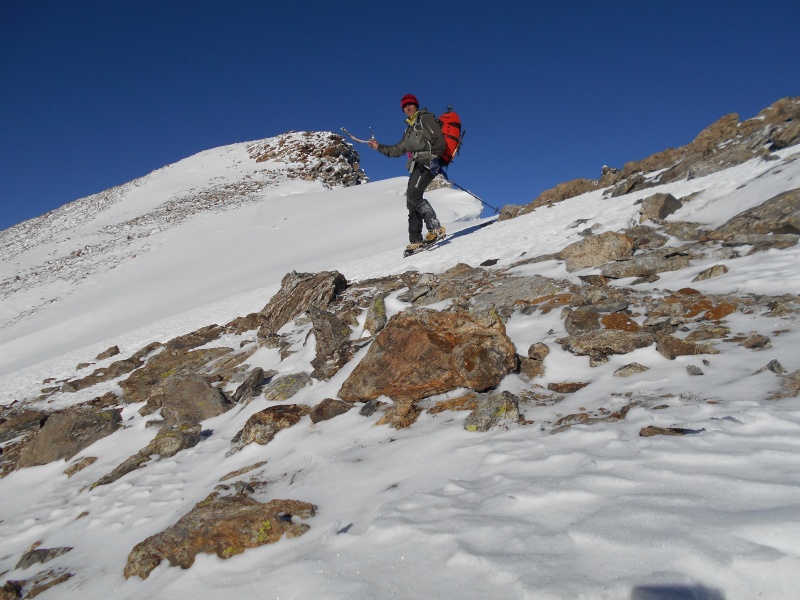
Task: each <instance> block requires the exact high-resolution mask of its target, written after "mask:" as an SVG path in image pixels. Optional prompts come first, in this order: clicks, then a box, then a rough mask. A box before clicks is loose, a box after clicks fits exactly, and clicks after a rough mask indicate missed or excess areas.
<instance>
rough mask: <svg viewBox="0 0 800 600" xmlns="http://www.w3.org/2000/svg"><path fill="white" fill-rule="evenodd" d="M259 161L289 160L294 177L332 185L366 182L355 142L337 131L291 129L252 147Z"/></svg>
mask: <svg viewBox="0 0 800 600" xmlns="http://www.w3.org/2000/svg"><path fill="white" fill-rule="evenodd" d="M247 151H248V152H249V153H250V156H251V157H252V158H253V159H255V161H256V162H264V161H267V160H272V161H277V162H282V163H286V164H287V165H288V173H289V175H290V176H291V177H293V178H297V179H305V180H307V181H313V180H315V179H316V180H319V181H322V182H323V183H325V184H327V185H330V186H332V187H336V186H351V185H358V184H359V183H366V182H367V176H366V175H365V174H364V171H363V170H362V169H361V168H360V167H359V161H360V158H359V156H358V152H356V151H355V149H354V148H353V146H352V144H349V143H348V142H346V141H345V139H344V138H343V137H342V136H340V135H337V134H335V133H327V132H311V131H305V132H301V133H295V132H289V133H284V134H282V135H279V136H277V137H274V138H270V139H268V140H263V141H260V142H256V143H254V144H251V145H250V146H248V148H247Z"/></svg>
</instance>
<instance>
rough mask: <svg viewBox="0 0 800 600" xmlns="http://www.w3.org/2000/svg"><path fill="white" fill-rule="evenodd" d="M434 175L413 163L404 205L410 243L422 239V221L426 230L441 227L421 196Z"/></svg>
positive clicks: (428, 203)
mask: <svg viewBox="0 0 800 600" xmlns="http://www.w3.org/2000/svg"><path fill="white" fill-rule="evenodd" d="M434 177H435V176H434V174H433V173H431V172H430V171H429V170H428V169H426V168H425V167H423V166H420V165H414V170H413V171H412V172H411V175H410V176H409V178H408V189H407V190H406V207H407V208H408V240H409V241H410V242H411V243H412V244H417V243H419V242H421V241H422V223H423V222H424V223H425V227H426V228H427V229H428V231H432V230H433V229H438V228H439V227H441V224H440V223H439V219H437V218H436V212H435V211H434V210H433V207H432V206H431V204H430V202H428V201H427V200H425V198H423V197H422V194H424V193H425V189H426V188H427V187H428V186H429V185H430V183H431V181H433V179H434Z"/></svg>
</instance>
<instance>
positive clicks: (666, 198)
mask: <svg viewBox="0 0 800 600" xmlns="http://www.w3.org/2000/svg"><path fill="white" fill-rule="evenodd" d="M681 206H683V205H682V204H681V201H680V200H678V199H677V198H676V197H675V196H673V195H672V194H653V195H652V196H650V197H648V198H645V199H644V200H642V208H641V210H640V211H639V214H640V215H641V216H640V217H639V222H640V223H644V222H645V221H647V220H648V219H653V220H657V221H662V220H664V219H666V218H667V217H668V216H669V215H671V214H672V213H674V212H675V211H676V210H678V209H679V208H681Z"/></svg>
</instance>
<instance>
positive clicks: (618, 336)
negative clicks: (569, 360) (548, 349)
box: [558, 329, 655, 365]
mask: <svg viewBox="0 0 800 600" xmlns="http://www.w3.org/2000/svg"><path fill="white" fill-rule="evenodd" d="M558 341H559V343H561V345H562V347H563V348H564V350H568V351H569V352H572V353H573V354H577V355H578V356H586V355H588V356H589V357H590V358H591V359H592V362H591V364H593V365H597V364H601V363H603V362H605V361H606V360H607V359H608V355H609V354H627V353H628V352H633V351H634V350H636V349H638V348H646V347H647V346H650V345H651V344H652V343H653V342H654V341H655V338H654V336H653V335H652V334H651V333H648V332H645V331H621V330H618V329H600V330H598V331H592V332H588V333H582V334H579V335H575V336H571V337H568V338H566V339H564V340H558Z"/></svg>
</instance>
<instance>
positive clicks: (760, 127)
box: [500, 97, 800, 220]
mask: <svg viewBox="0 0 800 600" xmlns="http://www.w3.org/2000/svg"><path fill="white" fill-rule="evenodd" d="M798 143H800V97H789V98H783V99H781V100H778V101H777V102H775V103H774V104H773V105H772V106H769V107H767V108H765V109H764V110H762V111H761V112H759V113H758V115H756V116H755V117H753V118H752V119H749V120H747V121H743V122H739V115H737V114H730V115H726V116H724V117H722V118H721V119H719V120H718V121H717V122H716V123H712V124H711V125H709V126H708V127H706V128H705V129H704V130H703V131H701V132H700V133H699V134H698V135H697V137H696V138H695V139H694V140H693V141H692V142H691V143H689V144H687V145H686V146H681V147H680V148H668V149H666V150H664V151H662V152H658V153H656V154H653V155H651V156H648V157H647V158H645V159H642V160H638V161H631V162H628V163H625V165H624V167H623V168H622V169H621V170H619V171H618V170H616V169H610V170H608V169H606V168H604V169H603V175H602V177H600V178H599V179H576V180H573V181H568V182H565V183H561V184H559V185H557V186H556V187H554V188H552V189H550V190H546V191H544V192H542V193H541V194H540V195H539V196H538V197H537V198H536V199H535V200H534V201H533V202H531V203H530V204H526V205H524V206H513V205H511V206H505V207H503V209H502V211H501V216H500V219H501V220H503V219H509V218H514V217H517V216H519V215H524V214H527V213H530V212H532V211H534V210H536V209H537V208H539V207H541V206H546V205H549V204H552V203H554V202H561V201H563V200H566V199H568V198H573V197H575V196H578V195H581V194H584V193H586V192H589V191H592V190H593V189H603V188H609V189H610V195H611V196H612V197H619V196H622V195H625V194H628V193H630V192H633V191H636V190H641V189H645V188H648V187H653V186H656V185H661V184H664V183H670V182H673V181H678V180H680V179H684V178H688V179H694V178H697V177H703V176H705V175H709V174H711V173H716V172H718V171H721V170H723V169H727V168H728V167H732V166H735V165H738V164H741V163H743V162H746V161H748V160H751V159H752V158H758V157H766V156H767V155H768V154H769V153H770V152H774V151H775V150H779V149H781V148H786V147H788V146H793V145H795V144H798ZM657 171H661V173H658V174H657V175H655V172H657ZM646 174H654V175H653V176H650V177H648V176H647V175H646ZM611 186H614V187H613V189H612V188H611Z"/></svg>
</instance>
